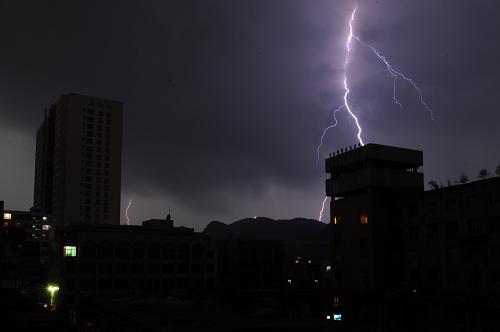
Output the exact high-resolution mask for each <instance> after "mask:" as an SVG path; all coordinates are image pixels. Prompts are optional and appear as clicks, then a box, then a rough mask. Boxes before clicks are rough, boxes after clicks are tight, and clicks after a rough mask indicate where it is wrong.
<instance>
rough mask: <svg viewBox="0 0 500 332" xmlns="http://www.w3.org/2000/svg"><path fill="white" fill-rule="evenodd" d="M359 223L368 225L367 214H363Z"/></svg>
mask: <svg viewBox="0 0 500 332" xmlns="http://www.w3.org/2000/svg"><path fill="white" fill-rule="evenodd" d="M359 222H360V223H361V225H365V224H368V215H367V214H366V213H364V214H362V215H361V216H360V217H359Z"/></svg>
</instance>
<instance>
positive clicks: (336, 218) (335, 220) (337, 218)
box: [332, 216, 340, 225]
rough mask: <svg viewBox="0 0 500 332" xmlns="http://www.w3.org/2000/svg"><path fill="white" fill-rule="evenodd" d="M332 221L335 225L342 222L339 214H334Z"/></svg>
mask: <svg viewBox="0 0 500 332" xmlns="http://www.w3.org/2000/svg"><path fill="white" fill-rule="evenodd" d="M332 222H333V224H334V225H338V224H340V217H339V216H333V218H332Z"/></svg>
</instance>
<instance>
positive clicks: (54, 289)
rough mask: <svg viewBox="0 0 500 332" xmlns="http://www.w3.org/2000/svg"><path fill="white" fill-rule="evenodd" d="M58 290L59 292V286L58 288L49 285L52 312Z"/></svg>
mask: <svg viewBox="0 0 500 332" xmlns="http://www.w3.org/2000/svg"><path fill="white" fill-rule="evenodd" d="M58 290H59V286H57V285H51V284H49V285H48V286H47V291H48V292H49V294H50V309H51V310H52V309H53V308H54V297H55V295H56V293H57V291H58Z"/></svg>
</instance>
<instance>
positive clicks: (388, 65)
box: [316, 5, 434, 167]
mask: <svg viewBox="0 0 500 332" xmlns="http://www.w3.org/2000/svg"><path fill="white" fill-rule="evenodd" d="M357 10H358V6H357V5H356V7H355V8H354V10H353V11H352V13H351V17H350V20H349V34H348V36H347V40H346V44H345V45H346V57H345V61H344V91H345V92H344V104H342V105H340V106H339V107H338V108H337V109H336V110H335V112H334V118H335V123H334V124H333V125H330V126H328V127H326V128H325V129H324V130H323V134H322V135H321V140H320V143H319V144H318V146H317V148H316V167H317V166H318V163H319V159H320V149H321V147H322V146H323V140H324V138H325V135H326V133H327V132H328V130H330V129H332V128H334V127H336V126H337V118H336V117H335V114H336V113H337V112H338V111H339V110H340V109H342V108H345V109H346V110H347V112H348V113H349V115H350V116H351V117H352V118H353V119H354V122H355V123H356V127H357V128H358V134H357V138H358V141H359V143H360V144H361V145H365V144H364V142H363V139H362V137H361V134H362V129H361V126H360V124H359V121H358V118H357V117H356V115H355V114H354V113H353V111H352V109H351V107H350V106H349V99H348V97H349V93H350V92H351V91H350V89H349V82H348V78H347V67H348V65H349V54H350V52H351V42H352V39H354V40H356V41H357V42H358V43H360V44H361V45H362V46H364V47H366V48H368V49H369V50H370V51H371V52H372V53H373V54H374V55H375V56H376V57H377V59H379V60H380V61H381V62H382V63H383V64H384V65H385V67H386V70H387V72H388V73H389V74H390V75H391V76H392V77H393V96H392V97H393V100H394V103H396V104H397V105H398V106H399V107H403V104H402V103H401V102H400V101H399V99H398V97H397V93H396V85H397V81H398V79H399V78H400V79H402V80H404V81H406V82H408V83H409V84H410V85H411V86H412V87H413V88H414V89H415V91H416V92H417V94H418V96H419V98H420V103H421V104H422V105H423V106H424V107H425V109H426V110H427V112H429V115H430V116H431V119H432V120H434V112H433V110H432V108H431V107H430V106H429V104H428V103H427V102H426V101H425V99H424V95H423V92H422V89H421V88H420V87H419V86H418V85H417V83H416V82H415V81H414V80H413V79H412V78H411V77H408V76H407V75H405V74H403V73H402V72H400V71H398V70H396V69H394V67H393V66H392V64H391V63H390V62H389V60H387V57H386V56H384V55H382V54H381V53H380V52H379V51H378V50H377V49H376V48H375V47H373V46H372V45H370V44H368V43H365V42H364V41H363V40H362V39H361V38H360V37H359V36H358V35H356V34H355V33H354V29H353V22H354V19H355V17H356V11H357Z"/></svg>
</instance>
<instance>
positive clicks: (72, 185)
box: [33, 93, 123, 225]
mask: <svg viewBox="0 0 500 332" xmlns="http://www.w3.org/2000/svg"><path fill="white" fill-rule="evenodd" d="M122 118H123V106H122V103H120V102H117V101H112V100H106V99H102V98H97V97H91V96H84V95H79V94H73V93H70V94H65V95H61V96H60V98H59V99H58V101H57V102H56V103H55V104H53V105H52V106H51V107H50V108H49V109H48V110H47V111H46V112H45V117H44V121H43V123H42V125H41V126H40V128H39V129H38V132H37V138H36V141H37V143H36V165H35V187H34V204H33V208H34V209H35V210H39V211H41V212H43V213H46V214H50V215H51V216H52V220H53V223H54V224H56V225H57V224H78V223H92V224H96V223H97V224H98V223H104V224H119V223H120V190H121V154H122Z"/></svg>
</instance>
